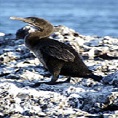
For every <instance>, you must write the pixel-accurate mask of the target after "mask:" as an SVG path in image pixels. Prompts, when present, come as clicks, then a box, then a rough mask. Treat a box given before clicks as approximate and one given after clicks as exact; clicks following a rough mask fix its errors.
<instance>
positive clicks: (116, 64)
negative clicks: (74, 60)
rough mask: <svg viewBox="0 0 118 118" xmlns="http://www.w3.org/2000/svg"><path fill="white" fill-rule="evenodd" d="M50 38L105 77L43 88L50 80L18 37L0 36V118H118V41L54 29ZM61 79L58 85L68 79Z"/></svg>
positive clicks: (60, 28)
mask: <svg viewBox="0 0 118 118" xmlns="http://www.w3.org/2000/svg"><path fill="white" fill-rule="evenodd" d="M55 28H56V31H55V32H54V34H52V35H51V36H50V37H51V38H52V40H58V41H61V42H63V43H65V44H67V45H71V46H72V47H73V48H75V50H77V51H78V53H80V54H81V56H82V58H83V61H84V62H85V63H86V65H87V66H88V67H89V68H90V69H91V70H92V71H93V72H94V73H95V74H97V75H102V76H103V77H104V78H103V80H102V81H101V82H95V81H93V80H92V79H91V78H88V79H85V78H78V77H71V82H70V83H63V84H59V85H46V84H42V85H40V86H39V87H37V88H31V87H30V86H29V85H32V84H34V83H36V82H38V81H50V79H51V76H50V74H49V72H48V71H47V70H45V68H44V67H43V66H42V64H41V63H40V61H39V60H38V59H37V58H36V57H35V56H34V55H33V54H32V52H30V51H29V50H28V49H27V48H26V47H25V45H24V40H23V39H19V40H18V39H16V36H15V34H4V33H0V117H1V118H117V117H118V38H113V37H109V36H105V37H99V36H83V35H81V34H79V33H77V32H75V31H74V30H73V29H70V28H68V27H65V26H55ZM66 78H67V77H65V76H60V77H59V81H61V80H64V79H66Z"/></svg>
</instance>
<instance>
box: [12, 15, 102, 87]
mask: <svg viewBox="0 0 118 118" xmlns="http://www.w3.org/2000/svg"><path fill="white" fill-rule="evenodd" d="M11 19H14V20H20V21H23V22H26V23H29V24H30V25H32V26H33V27H35V29H36V30H35V31H34V32H29V33H27V32H26V31H24V32H23V31H22V30H19V31H18V32H17V35H19V33H21V34H22V36H21V37H22V38H24V37H25V45H26V46H27V47H28V48H29V49H30V50H31V51H32V52H33V53H34V54H35V55H36V57H37V58H38V59H39V60H40V61H41V63H42V64H43V65H44V67H45V68H47V69H48V70H49V72H50V73H51V74H52V79H51V81H50V82H43V83H47V84H50V85H53V84H57V83H59V82H56V81H57V79H58V76H59V75H66V76H72V77H85V78H92V79H94V80H95V81H100V80H101V79H102V77H101V76H97V75H94V74H93V73H92V71H91V70H89V69H88V67H87V66H86V65H85V64H84V62H83V61H82V59H81V58H80V56H79V54H78V52H76V51H75V50H74V49H73V48H72V47H70V46H68V45H66V44H64V43H61V42H59V41H56V40H53V39H50V38H49V36H50V35H51V34H52V33H53V32H54V27H53V25H52V24H50V23H49V22H48V21H46V20H44V19H41V18H37V17H26V18H18V17H11ZM67 81H68V80H67ZM67 81H66V82H67ZM60 83H61V82H60Z"/></svg>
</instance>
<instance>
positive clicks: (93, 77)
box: [89, 74, 103, 82]
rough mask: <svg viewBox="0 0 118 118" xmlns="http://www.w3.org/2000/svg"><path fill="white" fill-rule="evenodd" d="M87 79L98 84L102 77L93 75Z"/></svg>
mask: <svg viewBox="0 0 118 118" xmlns="http://www.w3.org/2000/svg"><path fill="white" fill-rule="evenodd" d="M89 77H90V78H92V79H93V80H95V81H98V82H100V81H101V80H102V78H103V77H102V76H99V75H94V74H91V75H89Z"/></svg>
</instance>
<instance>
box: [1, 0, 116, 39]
mask: <svg viewBox="0 0 118 118" xmlns="http://www.w3.org/2000/svg"><path fill="white" fill-rule="evenodd" d="M10 16H18V17H28V16H37V17H41V18H44V19H46V20H48V21H50V22H51V23H52V24H53V25H65V26H67V27H69V28H72V29H74V30H75V31H77V32H79V33H80V34H83V35H98V36H106V35H107V36H108V35H109V36H112V37H118V0H0V32H3V33H15V32H16V30H17V29H19V28H21V27H23V26H24V25H26V24H24V23H22V22H20V21H13V20H10V19H9V17H10Z"/></svg>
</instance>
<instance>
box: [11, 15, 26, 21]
mask: <svg viewBox="0 0 118 118" xmlns="http://www.w3.org/2000/svg"><path fill="white" fill-rule="evenodd" d="M10 19H12V20H20V21H23V22H26V19H25V18H21V17H15V16H11V17H10Z"/></svg>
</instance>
